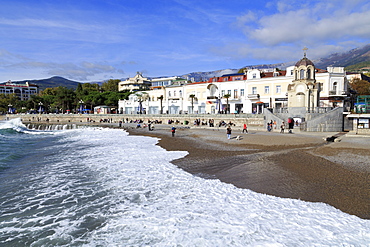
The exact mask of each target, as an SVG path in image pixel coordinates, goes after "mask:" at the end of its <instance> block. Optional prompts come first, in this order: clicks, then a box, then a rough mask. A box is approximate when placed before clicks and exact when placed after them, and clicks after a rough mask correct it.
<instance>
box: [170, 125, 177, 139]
mask: <svg viewBox="0 0 370 247" xmlns="http://www.w3.org/2000/svg"><path fill="white" fill-rule="evenodd" d="M175 132H176V128H175V126H172V129H171V133H172V137H174V136H175Z"/></svg>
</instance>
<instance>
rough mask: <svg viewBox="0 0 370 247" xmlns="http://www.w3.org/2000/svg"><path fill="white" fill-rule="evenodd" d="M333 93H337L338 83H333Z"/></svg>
mask: <svg viewBox="0 0 370 247" xmlns="http://www.w3.org/2000/svg"><path fill="white" fill-rule="evenodd" d="M333 91H335V92H336V91H337V82H334V83H333Z"/></svg>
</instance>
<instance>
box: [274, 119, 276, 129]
mask: <svg viewBox="0 0 370 247" xmlns="http://www.w3.org/2000/svg"><path fill="white" fill-rule="evenodd" d="M274 129H276V120H274Z"/></svg>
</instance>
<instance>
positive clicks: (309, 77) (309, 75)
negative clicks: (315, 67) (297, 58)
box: [307, 69, 311, 79]
mask: <svg viewBox="0 0 370 247" xmlns="http://www.w3.org/2000/svg"><path fill="white" fill-rule="evenodd" d="M307 79H311V69H308V70H307Z"/></svg>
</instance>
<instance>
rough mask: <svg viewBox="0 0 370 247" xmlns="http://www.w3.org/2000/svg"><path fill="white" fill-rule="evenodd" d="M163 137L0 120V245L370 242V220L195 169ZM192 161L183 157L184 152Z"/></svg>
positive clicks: (200, 244) (363, 243)
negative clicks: (180, 163) (180, 162)
mask: <svg viewBox="0 0 370 247" xmlns="http://www.w3.org/2000/svg"><path fill="white" fill-rule="evenodd" d="M157 142H158V139H156V138H151V137H142V136H130V135H128V133H127V132H125V131H123V130H121V129H108V128H78V127H76V128H74V129H65V128H60V130H58V129H57V128H48V130H47V131H42V130H30V129H27V128H26V126H24V125H23V124H22V123H21V122H20V120H19V119H16V120H11V121H7V122H0V246H368V244H369V243H370V233H369V229H370V225H369V221H368V220H364V219H360V218H358V217H356V216H352V215H349V214H346V213H343V212H341V211H340V210H337V209H335V208H334V207H331V206H329V205H326V204H324V203H309V202H304V201H300V200H295V199H286V198H285V199H284V198H278V197H273V196H268V195H263V194H258V193H255V192H253V191H250V190H247V189H239V188H236V187H234V186H233V185H230V184H225V183H222V182H220V181H219V180H216V179H204V178H200V177H196V176H194V175H191V174H189V173H187V172H185V171H183V170H181V169H179V168H178V167H176V166H174V165H173V164H171V161H172V160H174V159H178V158H182V157H185V156H186V155H187V153H186V152H180V151H176V152H173V151H172V152H169V151H166V150H164V149H162V148H161V147H159V146H157V145H156V144H157ZM185 158H186V157H185Z"/></svg>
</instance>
